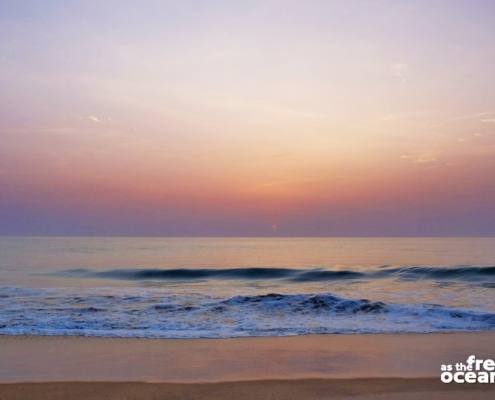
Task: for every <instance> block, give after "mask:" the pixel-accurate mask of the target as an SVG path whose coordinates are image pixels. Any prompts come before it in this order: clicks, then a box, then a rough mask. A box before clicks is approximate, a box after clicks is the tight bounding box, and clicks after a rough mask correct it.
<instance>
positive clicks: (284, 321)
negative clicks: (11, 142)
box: [0, 237, 495, 338]
mask: <svg viewBox="0 0 495 400" xmlns="http://www.w3.org/2000/svg"><path fill="white" fill-rule="evenodd" d="M493 329H495V238H130V237H126V238H112V237H104V238H98V237H92V238H82V237H70V238H69V237H49V238H48V237H47V238H41V237H31V238H30V237H24V238H16V237H4V238H0V334H3V335H26V334H27V335H78V336H107V337H144V338H146V337H149V338H221V337H246V336H287V335H304V334H327V333H363V334H364V333H387V332H390V333H392V332H454V331H464V332H465V331H486V330H493Z"/></svg>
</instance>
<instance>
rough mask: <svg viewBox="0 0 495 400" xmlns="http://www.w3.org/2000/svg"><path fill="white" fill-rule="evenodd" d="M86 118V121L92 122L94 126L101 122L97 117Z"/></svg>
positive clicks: (89, 116)
mask: <svg viewBox="0 0 495 400" xmlns="http://www.w3.org/2000/svg"><path fill="white" fill-rule="evenodd" d="M87 118H88V120H90V121H92V122H94V123H95V124H97V123H99V122H101V121H100V119H99V118H98V117H96V116H94V115H88V117H87Z"/></svg>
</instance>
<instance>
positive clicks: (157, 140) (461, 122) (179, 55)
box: [0, 0, 495, 236]
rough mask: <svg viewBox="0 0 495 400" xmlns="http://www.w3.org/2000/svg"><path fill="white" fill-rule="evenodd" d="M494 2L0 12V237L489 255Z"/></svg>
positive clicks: (202, 4) (5, 0)
mask: <svg viewBox="0 0 495 400" xmlns="http://www.w3.org/2000/svg"><path fill="white" fill-rule="evenodd" d="M494 71H495V2H494V1H489V0H474V1H468V0H464V1H457V0H445V1H436V0H430V1H393V0H390V1H371V0H370V1H357V0H356V1H291V0H285V1H248V0H246V1H232V0H229V1H227V0H225V1H213V0H210V1H182V0H181V1H178V0H177V1H152V0H146V1H124V0H118V1H117V0H106V1H95V0H90V1H82V0H81V1H67V0H65V1H17V0H2V1H0V234H4V235H175V236H182V235H225V236H239V235H241V236H247V235H254V236H256V235H259V236H271V235H274V236H324V235H330V236H361V235H364V236H369V235H378V236H406V235H412V236H414V235H423V236H424V235H454V236H456V235H458V236H462V235H495V72H494Z"/></svg>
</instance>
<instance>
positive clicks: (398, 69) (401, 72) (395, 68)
mask: <svg viewBox="0 0 495 400" xmlns="http://www.w3.org/2000/svg"><path fill="white" fill-rule="evenodd" d="M390 68H391V70H392V75H393V76H395V77H396V78H399V79H400V81H401V82H402V83H404V82H405V81H406V79H407V71H408V70H409V65H407V64H404V63H395V64H392V66H391V67H390Z"/></svg>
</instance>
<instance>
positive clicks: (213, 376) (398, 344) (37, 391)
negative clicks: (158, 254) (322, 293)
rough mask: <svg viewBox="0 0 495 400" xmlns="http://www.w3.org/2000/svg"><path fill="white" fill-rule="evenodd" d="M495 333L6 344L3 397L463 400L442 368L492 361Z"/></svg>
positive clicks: (466, 388) (474, 390)
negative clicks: (471, 359) (472, 356)
mask: <svg viewBox="0 0 495 400" xmlns="http://www.w3.org/2000/svg"><path fill="white" fill-rule="evenodd" d="M494 341H495V334H493V333H468V334H462V333H457V334H428V335H421V334H404V335H393V334H383V335H313V336H302V337H285V338H280V337H279V338H246V339H219V340H216V339H215V340H208V339H206V340H161V339H157V340H153V339H112V338H84V337H36V336H20V337H11V336H4V337H0V382H2V384H0V398H1V399H2V400H4V399H5V400H7V399H8V400H10V399H65V398H71V399H103V398H105V399H138V398H139V399H178V398H184V399H210V398H211V399H229V398H238V399H253V398H254V399H257V398H260V399H261V398H270V399H279V398H280V399H282V398H284V399H317V398H332V399H344V398H351V397H352V398H357V399H361V398H362V399H382V398H383V399H385V398H387V399H394V398H399V397H400V398H401V399H416V398H434V399H444V398H445V399H447V398H449V399H452V398H454V399H457V398H459V399H461V398H479V399H484V398H487V399H488V398H493V395H494V394H495V387H494V386H493V385H490V384H487V385H455V384H442V383H441V382H440V379H439V375H440V371H439V367H440V364H442V363H454V362H457V361H464V360H465V359H466V357H467V356H469V355H470V354H476V355H477V356H479V357H493V344H494Z"/></svg>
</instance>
